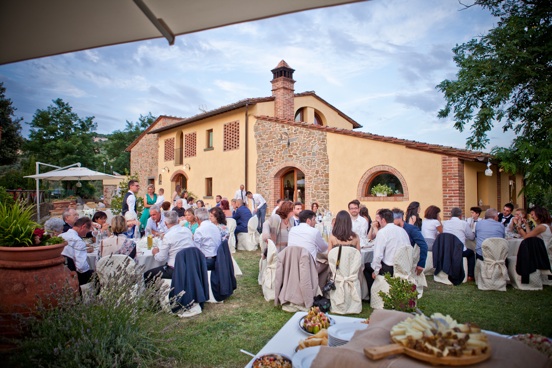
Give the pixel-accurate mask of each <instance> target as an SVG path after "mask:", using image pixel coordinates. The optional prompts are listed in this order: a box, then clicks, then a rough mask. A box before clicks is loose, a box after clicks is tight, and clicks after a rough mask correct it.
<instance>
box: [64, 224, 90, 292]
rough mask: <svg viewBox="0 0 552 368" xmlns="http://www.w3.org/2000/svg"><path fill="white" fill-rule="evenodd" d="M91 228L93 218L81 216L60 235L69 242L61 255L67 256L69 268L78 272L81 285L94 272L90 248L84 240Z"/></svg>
mask: <svg viewBox="0 0 552 368" xmlns="http://www.w3.org/2000/svg"><path fill="white" fill-rule="evenodd" d="M91 228H92V220H90V219H89V218H88V217H81V218H79V219H77V220H76V221H75V223H74V224H73V227H72V228H71V229H69V230H67V231H66V232H64V233H62V234H61V235H60V236H61V237H62V238H63V240H65V241H66V242H67V245H66V246H65V248H63V251H62V252H61V255H62V256H65V257H66V259H67V262H68V264H69V269H70V270H71V271H76V272H77V277H78V279H79V285H84V284H87V283H88V282H89V281H90V278H91V277H92V274H93V273H94V271H93V270H92V269H90V265H89V264H88V255H87V253H88V252H89V250H88V249H87V247H86V243H85V242H84V240H82V238H83V237H85V236H86V233H88V232H89V231H90V229H91ZM73 268H74V269H73Z"/></svg>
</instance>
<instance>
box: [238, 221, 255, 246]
mask: <svg viewBox="0 0 552 368" xmlns="http://www.w3.org/2000/svg"><path fill="white" fill-rule="evenodd" d="M258 225H259V219H258V218H257V216H252V217H251V218H250V219H249V222H248V223H247V230H248V232H247V234H246V233H239V234H238V249H239V250H247V251H254V250H257V246H258V245H259V232H258V231H257V226H258Z"/></svg>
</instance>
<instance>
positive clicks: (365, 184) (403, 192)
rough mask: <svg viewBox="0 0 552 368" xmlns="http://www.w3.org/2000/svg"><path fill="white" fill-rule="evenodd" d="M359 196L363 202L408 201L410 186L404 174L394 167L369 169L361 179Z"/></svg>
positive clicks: (386, 166)
mask: <svg viewBox="0 0 552 368" xmlns="http://www.w3.org/2000/svg"><path fill="white" fill-rule="evenodd" d="M357 195H358V197H359V199H360V200H361V201H392V202H397V201H407V200H408V197H409V195H408V186H407V184H406V180H405V179H404V177H403V176H402V174H401V173H400V172H399V171H398V170H397V169H395V168H394V167H392V166H388V165H378V166H374V167H372V168H370V169H368V170H367V171H366V172H365V173H364V175H363V176H362V178H361V179H360V181H359V183H358V187H357Z"/></svg>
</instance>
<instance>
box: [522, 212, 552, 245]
mask: <svg viewBox="0 0 552 368" xmlns="http://www.w3.org/2000/svg"><path fill="white" fill-rule="evenodd" d="M529 213H530V214H531V217H532V218H533V220H534V221H535V223H536V224H537V226H535V228H534V229H533V230H531V231H529V232H527V231H526V230H525V229H524V228H523V227H522V226H520V225H517V226H516V230H517V231H518V233H519V234H520V235H521V236H522V237H523V239H527V238H530V237H535V236H536V237H538V238H541V239H542V240H543V241H544V245H545V246H546V247H549V246H551V243H550V241H551V240H552V231H551V230H550V222H551V218H550V214H549V213H548V211H547V210H546V208H544V207H539V206H536V207H533V208H531V209H530V212H529Z"/></svg>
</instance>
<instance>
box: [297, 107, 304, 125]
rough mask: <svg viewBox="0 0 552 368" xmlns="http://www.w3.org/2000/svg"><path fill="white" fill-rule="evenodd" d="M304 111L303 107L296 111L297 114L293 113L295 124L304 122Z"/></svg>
mask: <svg viewBox="0 0 552 368" xmlns="http://www.w3.org/2000/svg"><path fill="white" fill-rule="evenodd" d="M304 111H305V108H304V107H302V108H300V109H299V110H297V112H296V113H295V121H296V122H298V123H299V122H301V121H305V120H304V115H305V114H304Z"/></svg>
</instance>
